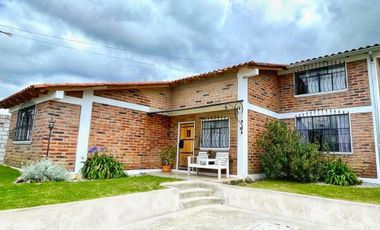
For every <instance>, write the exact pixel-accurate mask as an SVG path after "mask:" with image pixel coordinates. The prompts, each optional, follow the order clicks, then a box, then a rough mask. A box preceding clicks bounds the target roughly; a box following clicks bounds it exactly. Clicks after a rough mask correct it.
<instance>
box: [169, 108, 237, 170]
mask: <svg viewBox="0 0 380 230" xmlns="http://www.w3.org/2000/svg"><path fill="white" fill-rule="evenodd" d="M218 117H229V118H230V149H229V154H230V156H229V157H230V173H231V174H236V173H237V168H236V167H237V128H238V125H237V121H236V119H235V117H234V114H233V111H232V110H227V111H220V112H210V113H203V114H189V115H183V116H175V117H172V118H171V121H170V140H171V143H172V144H174V145H176V143H177V140H178V123H179V122H188V121H194V122H195V141H194V152H195V153H194V154H195V155H197V154H198V153H199V150H200V134H201V122H202V119H210V118H218ZM213 172H215V171H213Z"/></svg>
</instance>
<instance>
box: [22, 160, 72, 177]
mask: <svg viewBox="0 0 380 230" xmlns="http://www.w3.org/2000/svg"><path fill="white" fill-rule="evenodd" d="M69 179H70V172H69V171H67V170H66V169H65V168H64V167H62V166H60V165H56V164H53V163H52V162H51V161H50V160H47V159H42V160H39V161H35V162H33V163H31V164H29V165H27V166H25V167H23V168H22V173H21V176H20V177H19V178H18V180H17V182H45V181H66V180H69Z"/></svg>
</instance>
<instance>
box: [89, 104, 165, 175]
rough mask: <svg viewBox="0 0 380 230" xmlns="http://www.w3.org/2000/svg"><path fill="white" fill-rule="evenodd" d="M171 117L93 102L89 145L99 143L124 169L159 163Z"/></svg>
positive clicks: (155, 166) (142, 167) (153, 165)
mask: <svg viewBox="0 0 380 230" xmlns="http://www.w3.org/2000/svg"><path fill="white" fill-rule="evenodd" d="M169 123H170V117H167V116H161V115H148V114H146V113H144V112H139V111H134V110H130V109H124V108H120V107H115V106H108V105H104V104H99V103H94V104H93V107H92V118H91V130H90V141H89V147H91V146H100V147H105V148H106V150H107V151H108V152H109V153H111V154H112V155H114V156H115V157H116V158H117V159H118V160H119V161H120V162H122V163H123V164H124V167H125V169H152V168H159V167H160V166H161V160H160V152H161V150H162V149H163V148H165V147H167V146H168V144H169Z"/></svg>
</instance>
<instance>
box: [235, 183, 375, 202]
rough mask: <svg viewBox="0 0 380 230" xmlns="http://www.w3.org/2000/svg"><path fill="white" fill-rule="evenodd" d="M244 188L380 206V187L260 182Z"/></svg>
mask: <svg viewBox="0 0 380 230" xmlns="http://www.w3.org/2000/svg"><path fill="white" fill-rule="evenodd" d="M242 186H246V187H251V188H261V189H270V190H277V191H283V192H290V193H298V194H303V195H312V196H321V197H326V198H332V199H340V200H349V201H356V202H364V203H372V204H380V187H376V188H360V187H348V186H347V187H346V186H336V185H324V184H303V183H297V182H290V181H280V180H259V181H257V182H254V183H252V184H242Z"/></svg>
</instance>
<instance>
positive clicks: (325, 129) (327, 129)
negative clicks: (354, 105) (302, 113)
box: [296, 114, 351, 152]
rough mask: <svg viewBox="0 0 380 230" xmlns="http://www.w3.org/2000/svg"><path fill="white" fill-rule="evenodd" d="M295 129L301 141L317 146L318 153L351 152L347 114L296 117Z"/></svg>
mask: <svg viewBox="0 0 380 230" xmlns="http://www.w3.org/2000/svg"><path fill="white" fill-rule="evenodd" d="M296 127H297V131H298V132H299V134H300V136H301V137H302V139H303V141H305V142H307V143H316V144H318V145H319V150H320V151H328V152H351V132H350V124H349V117H348V114H339V115H327V116H314V117H298V118H297V120H296Z"/></svg>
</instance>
